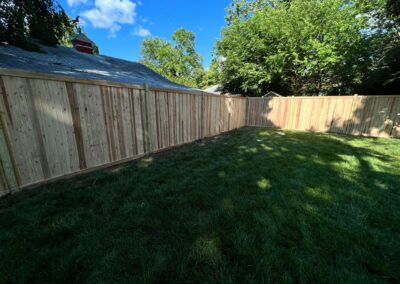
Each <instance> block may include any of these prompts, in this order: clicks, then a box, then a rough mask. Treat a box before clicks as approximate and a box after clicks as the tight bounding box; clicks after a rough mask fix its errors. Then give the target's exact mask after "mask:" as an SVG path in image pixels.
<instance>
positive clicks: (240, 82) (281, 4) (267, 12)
mask: <svg viewBox="0 0 400 284" xmlns="http://www.w3.org/2000/svg"><path fill="white" fill-rule="evenodd" d="M393 2H396V1H393ZM396 3H397V2H396ZM386 4H387V3H386V2H385V1H383V0H372V1H367V0H358V1H349V0H348V1H347V0H324V1H322V0H286V1H284V0H254V1H246V0H234V1H233V2H232V5H231V6H230V8H229V9H228V13H227V24H228V25H227V27H226V28H224V29H223V31H222V38H221V40H220V41H218V42H217V44H216V54H217V55H218V56H222V57H224V58H225V61H224V63H223V64H222V66H221V81H222V83H223V85H224V86H225V88H226V89H227V90H228V91H230V92H235V93H238V92H240V93H243V94H246V95H250V96H259V95H263V94H265V93H267V92H268V91H277V92H279V93H281V94H283V95H326V94H348V93H353V92H364V93H367V92H368V91H369V90H374V91H382V90H383V91H385V90H384V89H385V88H386V89H388V90H386V91H390V90H394V89H395V88H396V87H397V85H395V84H394V81H396V76H395V75H394V74H396V72H395V71H396V70H392V69H393V67H394V66H396V64H397V63H396V62H398V58H399V57H398V53H397V52H398V50H397V49H396V48H393V46H398V41H397V40H396V39H395V37H394V35H395V34H396V32H395V29H394V28H393V25H392V26H391V27H389V23H392V22H393V21H392V20H390V19H388V18H387V17H386V14H385V11H388V10H387V9H385V7H386ZM387 5H389V4H387ZM395 6H396V5H394V6H393V7H395ZM390 7H392V6H390ZM394 11H395V9H394ZM390 13H391V14H395V12H390ZM396 19H397V18H396ZM389 45H390V46H391V47H392V48H388V46H389ZM396 58H397V59H396ZM396 60H397V61H396ZM390 77H392V81H391V82H389V81H390ZM393 80H394V81H393ZM371 82H373V84H374V85H371ZM393 84H394V85H393ZM377 86H379V88H377Z"/></svg>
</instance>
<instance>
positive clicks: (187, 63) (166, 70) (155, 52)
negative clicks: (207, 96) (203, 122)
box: [140, 29, 205, 87]
mask: <svg viewBox="0 0 400 284" xmlns="http://www.w3.org/2000/svg"><path fill="white" fill-rule="evenodd" d="M172 40H173V42H169V41H166V40H164V39H161V38H158V37H155V38H149V39H145V40H143V42H142V49H141V54H142V58H141V59H140V62H141V63H143V64H145V65H146V66H148V67H149V68H151V69H153V70H154V71H156V72H157V73H159V74H161V75H163V76H164V77H166V78H168V79H169V80H171V81H173V82H176V83H179V84H183V85H187V86H191V87H202V81H203V77H204V75H205V74H204V70H203V66H202V58H201V56H200V55H199V54H198V53H197V52H196V50H195V35H194V33H193V32H190V31H187V30H184V29H179V30H177V31H175V32H174V34H173V35H172Z"/></svg>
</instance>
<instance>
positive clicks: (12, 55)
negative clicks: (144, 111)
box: [0, 45, 200, 92]
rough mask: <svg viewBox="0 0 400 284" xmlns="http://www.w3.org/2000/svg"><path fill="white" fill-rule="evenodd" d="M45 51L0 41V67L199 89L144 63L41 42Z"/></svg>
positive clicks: (183, 88)
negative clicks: (179, 82) (36, 50)
mask: <svg viewBox="0 0 400 284" xmlns="http://www.w3.org/2000/svg"><path fill="white" fill-rule="evenodd" d="M42 49H43V50H44V51H45V53H38V52H30V51H26V50H23V49H20V48H18V47H14V46H8V45H3V46H2V45H0V68H13V69H22V70H26V71H35V72H39V73H48V74H58V75H64V76H71V77H80V78H85V79H95V80H107V81H113V82H119V83H127V84H148V85H149V86H150V87H153V88H166V89H175V90H182V91H195V92H196V91H200V90H197V89H193V88H190V87H186V86H183V85H179V84H175V83H172V82H171V81H169V80H167V79H166V78H164V77H162V76H161V75H159V74H157V73H156V72H154V71H153V70H151V69H149V68H148V67H146V66H144V65H143V64H140V63H136V62H131V61H126V60H122V59H118V58H113V57H109V56H104V55H90V54H85V53H81V52H78V51H76V50H75V49H73V48H67V47H61V46H58V47H48V46H42Z"/></svg>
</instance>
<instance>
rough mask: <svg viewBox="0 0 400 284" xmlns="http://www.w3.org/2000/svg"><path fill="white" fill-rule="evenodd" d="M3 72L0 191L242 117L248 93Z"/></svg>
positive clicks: (196, 135)
mask: <svg viewBox="0 0 400 284" xmlns="http://www.w3.org/2000/svg"><path fill="white" fill-rule="evenodd" d="M22 74H24V73H23V72H21V73H18V75H15V76H13V75H0V92H1V100H0V112H1V116H0V161H1V166H0V195H4V194H6V193H8V192H10V191H11V190H14V189H17V188H18V187H26V186H28V185H32V184H37V183H41V182H43V181H47V180H51V179H54V178H57V177H60V176H64V175H69V174H73V173H78V172H80V171H87V170H90V169H94V168H98V167H102V166H106V165H110V164H115V163H118V162H120V161H125V160H127V159H133V158H137V157H140V156H142V155H143V154H147V153H151V152H154V151H157V150H160V149H165V148H168V147H171V146H176V145H181V144H183V143H188V142H192V141H195V140H197V139H201V138H203V137H210V136H213V135H218V134H220V133H222V132H225V131H229V130H232V129H234V128H238V127H242V126H244V125H245V119H246V118H245V114H246V106H247V104H246V99H243V98H231V97H225V96H224V97H221V96H215V95H208V94H202V93H179V92H171V91H168V90H153V89H150V88H149V87H147V86H143V87H142V89H138V88H139V87H140V86H139V87H138V86H132V87H129V85H126V84H123V85H121V86H119V85H118V84H110V85H107V84H106V83H104V82H101V83H99V82H97V81H92V80H81V81H74V80H73V79H71V80H69V79H66V78H65V77H63V78H60V79H58V77H57V76H52V77H51V78H49V77H48V76H46V75H43V78H42V77H41V76H40V75H38V74H36V75H35V76H31V75H29V74H28V75H27V76H26V77H22Z"/></svg>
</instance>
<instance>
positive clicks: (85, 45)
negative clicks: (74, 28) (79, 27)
mask: <svg viewBox="0 0 400 284" xmlns="http://www.w3.org/2000/svg"><path fill="white" fill-rule="evenodd" d="M72 45H73V46H74V48H75V49H76V50H78V51H80V52H83V53H88V54H94V52H93V45H94V42H93V41H91V40H90V39H89V38H88V37H87V36H86V35H84V34H83V33H79V34H78V35H77V36H76V37H75V38H74V39H73V40H72Z"/></svg>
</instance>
